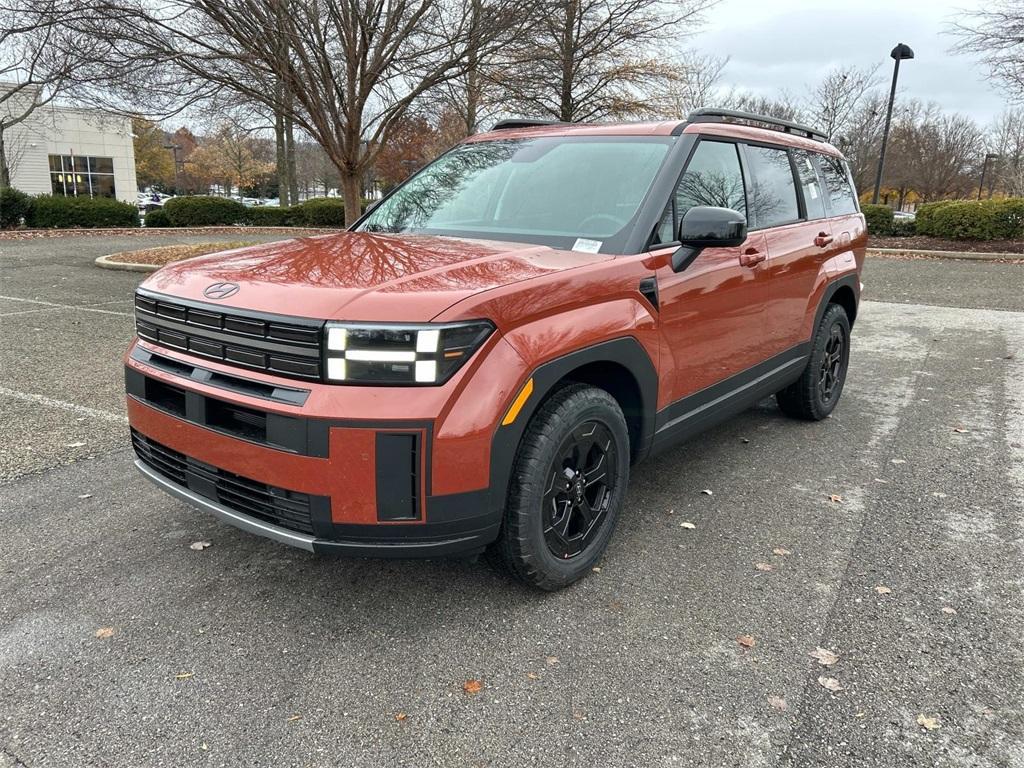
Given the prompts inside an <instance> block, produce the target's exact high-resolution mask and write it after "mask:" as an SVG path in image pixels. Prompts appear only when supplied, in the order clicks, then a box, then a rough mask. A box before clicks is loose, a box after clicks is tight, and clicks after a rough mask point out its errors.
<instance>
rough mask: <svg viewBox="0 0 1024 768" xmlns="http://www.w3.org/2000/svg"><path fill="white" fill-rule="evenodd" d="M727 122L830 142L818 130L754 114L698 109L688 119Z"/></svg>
mask: <svg viewBox="0 0 1024 768" xmlns="http://www.w3.org/2000/svg"><path fill="white" fill-rule="evenodd" d="M726 120H745V121H747V122H748V123H763V124H764V125H770V126H773V127H775V128H780V129H782V131H784V132H785V133H793V134H802V135H804V136H806V137H807V138H808V139H815V140H816V141H828V136H826V135H825V134H824V133H822V132H821V131H819V130H818V129H817V128H811V127H810V126H806V125H800V124H799V123H792V122H790V121H789V120H781V119H779V118H777V117H770V116H769V115H755V114H754V113H752V112H740V111H739V110H735V109H697V110H694V111H693V112H691V113H690V114H689V116H688V117H687V118H686V121H687V122H688V123H724V122H726Z"/></svg>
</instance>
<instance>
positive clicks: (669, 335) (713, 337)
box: [658, 138, 768, 410]
mask: <svg viewBox="0 0 1024 768" xmlns="http://www.w3.org/2000/svg"><path fill="white" fill-rule="evenodd" d="M696 205H711V206H717V207H721V208H732V209H733V210H737V211H739V212H740V213H743V214H744V215H746V213H747V200H746V186H745V184H744V178H743V171H742V166H741V164H740V159H739V153H738V149H737V146H736V144H734V143H732V142H728V141H717V140H708V139H705V138H702V139H701V140H700V141H699V143H698V144H697V146H696V148H695V149H694V151H693V153H692V155H691V156H690V160H689V163H688V164H687V167H686V171H685V173H684V174H683V176H682V179H681V181H680V183H679V187H678V188H677V189H676V193H675V196H674V199H673V201H672V204H671V205H670V207H669V211H668V212H666V216H665V220H664V221H663V223H662V230H663V231H662V232H661V233H660V236H661V240H662V242H669V241H672V240H674V239H675V234H674V233H675V231H676V228H677V227H678V222H679V221H680V220H681V219H682V216H683V214H685V213H686V211H687V210H689V209H690V208H691V207H693V206H696ZM766 257H767V244H766V242H765V236H764V234H763V233H758V232H754V233H751V234H750V236H749V237H748V238H747V241H746V242H745V243H744V244H743V245H742V246H740V247H738V248H708V249H706V250H704V251H702V252H701V253H700V255H699V256H697V258H696V259H695V260H694V261H693V263H691V264H690V265H689V266H687V267H686V269H684V270H683V271H682V272H680V273H675V272H673V271H672V268H671V267H670V266H665V267H662V268H661V269H660V270H659V271H658V294H659V300H660V305H661V306H660V312H659V317H660V321H661V329H662V334H663V337H664V339H665V345H666V349H665V350H664V351H663V358H662V359H663V360H664V361H665V362H666V363H667V364H668V366H667V370H669V371H671V375H670V376H666V377H665V379H664V384H665V387H664V390H665V392H664V395H663V397H662V398H661V400H662V402H661V403H660V405H661V406H666V405H669V404H672V403H676V404H679V401H681V400H683V398H688V397H689V396H692V395H695V394H697V393H699V392H701V391H702V390H706V389H707V388H708V387H710V386H712V385H714V384H717V383H719V382H722V381H725V380H726V379H729V378H731V377H733V376H737V375H738V374H742V373H743V372H744V371H746V370H748V369H750V368H752V367H754V366H755V365H757V364H758V363H759V362H761V361H762V360H764V358H765V355H764V344H765V340H766V330H765V329H766V322H765V311H766V302H767V298H768V285H767V282H766V281H767V276H766ZM682 407H683V410H685V406H682Z"/></svg>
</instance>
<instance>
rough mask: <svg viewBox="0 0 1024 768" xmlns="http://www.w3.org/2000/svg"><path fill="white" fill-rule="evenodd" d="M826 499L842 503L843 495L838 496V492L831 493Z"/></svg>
mask: <svg viewBox="0 0 1024 768" xmlns="http://www.w3.org/2000/svg"><path fill="white" fill-rule="evenodd" d="M828 500H829V501H834V502H835V503H836V504H842V502H843V497H842V496H840V495H839V494H838V493H832V494H829V497H828Z"/></svg>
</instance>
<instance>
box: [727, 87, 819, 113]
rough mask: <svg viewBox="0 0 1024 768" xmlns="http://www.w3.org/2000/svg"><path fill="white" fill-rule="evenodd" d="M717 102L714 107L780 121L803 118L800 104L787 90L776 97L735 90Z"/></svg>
mask: <svg viewBox="0 0 1024 768" xmlns="http://www.w3.org/2000/svg"><path fill="white" fill-rule="evenodd" d="M717 102H718V103H717V104H714V105H713V106H716V107H723V108H725V109H738V110H740V111H741V112H753V113H755V114H758V115H767V116H769V117H777V118H779V119H780V120H801V119H802V118H803V114H802V111H801V108H800V104H799V102H798V101H797V99H796V97H795V96H793V94H791V93H789V92H788V91H785V90H782V91H779V93H778V94H777V95H775V96H767V95H763V94H754V93H750V92H749V91H742V90H737V89H735V88H734V89H732V90H731V91H728V92H727V93H724V94H721V95H719V96H718V98H717Z"/></svg>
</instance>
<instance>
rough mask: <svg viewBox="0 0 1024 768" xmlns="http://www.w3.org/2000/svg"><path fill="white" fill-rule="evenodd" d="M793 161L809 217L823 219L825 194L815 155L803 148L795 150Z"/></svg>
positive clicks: (824, 214)
mask: <svg viewBox="0 0 1024 768" xmlns="http://www.w3.org/2000/svg"><path fill="white" fill-rule="evenodd" d="M793 162H794V163H796V175H797V177H798V178H799V179H800V191H801V192H802V193H803V196H804V208H805V209H806V213H807V218H808V219H811V220H813V219H823V218H825V216H826V215H827V214H826V213H825V196H824V193H823V192H822V190H821V181H820V179H819V178H818V169H817V168H816V167H815V164H814V156H813V155H812V154H811V153H810V152H805V151H804V150H802V149H796V150H793Z"/></svg>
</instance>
